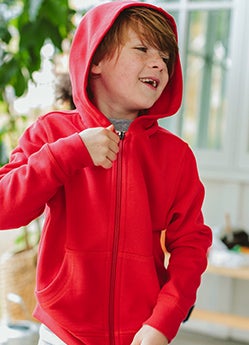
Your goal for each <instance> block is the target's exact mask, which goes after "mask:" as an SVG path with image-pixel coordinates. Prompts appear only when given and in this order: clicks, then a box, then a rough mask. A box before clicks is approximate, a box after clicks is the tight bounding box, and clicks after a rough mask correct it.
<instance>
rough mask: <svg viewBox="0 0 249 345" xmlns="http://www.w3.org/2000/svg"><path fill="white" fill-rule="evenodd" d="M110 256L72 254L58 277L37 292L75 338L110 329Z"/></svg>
mask: <svg viewBox="0 0 249 345" xmlns="http://www.w3.org/2000/svg"><path fill="white" fill-rule="evenodd" d="M108 260H110V255H109V254H108V253H105V252H103V253H92V252H88V253H79V252H75V251H70V250H68V251H67V252H66V254H65V257H64V260H63V263H62V265H61V267H60V269H59V271H58V274H57V275H56V277H55V278H54V279H53V281H52V282H51V283H50V284H49V285H48V286H47V287H45V288H44V289H42V290H39V287H38V289H37V291H36V295H37V299H38V302H39V304H40V305H41V307H42V308H43V309H44V310H45V311H46V312H47V313H48V314H49V315H50V316H51V317H52V318H53V319H55V320H56V321H57V322H58V323H59V324H60V325H61V326H62V327H64V328H67V329H70V331H71V332H72V333H74V334H75V335H77V334H83V333H93V332H100V331H103V330H104V329H106V310H108V305H107V304H108V302H107V300H108V299H107V298H106V297H105V296H106V295H107V294H108V282H109V280H108V274H106V273H107V262H108Z"/></svg>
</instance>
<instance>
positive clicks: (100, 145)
mask: <svg viewBox="0 0 249 345" xmlns="http://www.w3.org/2000/svg"><path fill="white" fill-rule="evenodd" d="M80 137H81V139H82V140H83V142H84V144H85V146H86V147H87V149H88V152H89V154H90V156H91V158H92V160H93V163H94V165H96V166H102V167H103V168H105V169H108V168H111V167H112V163H113V162H114V161H115V160H116V159H117V153H118V151H119V146H118V144H119V141H120V139H119V136H118V135H117V134H116V133H115V132H114V126H113V125H110V126H108V127H107V128H102V127H97V128H89V129H86V130H84V131H82V132H81V133H80Z"/></svg>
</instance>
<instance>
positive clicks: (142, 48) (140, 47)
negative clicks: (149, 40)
mask: <svg viewBox="0 0 249 345" xmlns="http://www.w3.org/2000/svg"><path fill="white" fill-rule="evenodd" d="M135 49H137V50H139V51H141V52H143V53H146V52H147V51H148V48H147V47H144V46H138V47H135Z"/></svg>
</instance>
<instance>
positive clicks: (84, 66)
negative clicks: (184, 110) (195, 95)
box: [69, 0, 182, 127]
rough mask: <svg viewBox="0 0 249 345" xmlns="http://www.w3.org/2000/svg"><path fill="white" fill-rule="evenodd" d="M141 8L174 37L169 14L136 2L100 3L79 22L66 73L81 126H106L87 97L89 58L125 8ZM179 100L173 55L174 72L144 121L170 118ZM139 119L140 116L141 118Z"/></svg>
mask: <svg viewBox="0 0 249 345" xmlns="http://www.w3.org/2000/svg"><path fill="white" fill-rule="evenodd" d="M134 6H145V7H147V8H151V9H154V10H157V11H159V12H160V13H162V14H163V15H164V16H165V17H166V18H168V20H169V22H170V24H171V27H172V29H173V31H174V33H175V35H176V39H177V28H176V24H175V21H174V19H173V17H172V16H171V15H169V14H168V13H167V12H165V11H164V10H163V9H162V8H159V7H157V6H154V5H151V4H148V3H144V2H137V1H126V0H124V1H114V2H108V3H104V4H101V5H99V6H97V7H95V8H93V9H91V10H89V11H88V12H87V13H86V14H85V15H84V17H83V19H82V21H81V22H80V24H79V26H78V28H77V30H76V33H75V36H74V39H73V42H72V46H71V52H70V59H69V71H70V78H71V82H72V93H73V100H74V103H75V105H76V108H77V110H78V111H79V113H80V114H81V116H82V119H83V121H84V123H86V124H87V126H89V127H93V126H99V125H103V126H106V125H107V119H106V117H105V116H104V115H103V114H102V113H100V112H98V111H97V110H96V108H95V106H94V105H93V104H92V103H91V101H90V100H89V97H88V92H87V86H88V77H89V72H90V67H91V61H92V58H93V55H94V53H95V51H96V49H97V47H98V45H99V44H100V42H101V41H102V39H103V37H104V36H105V34H106V33H107V32H108V30H109V29H110V28H111V26H112V25H113V23H114V22H115V20H116V18H117V17H118V16H119V14H120V13H121V12H122V11H124V10H125V9H126V8H129V7H134ZM181 101H182V70H181V64H180V58H179V54H177V56H176V61H175V66H174V72H173V74H172V76H171V77H170V80H169V82H168V84H167V86H166V88H165V89H164V91H163V93H162V94H161V96H160V98H159V99H158V100H157V101H156V103H155V104H154V105H153V106H152V107H151V108H150V109H148V110H147V112H146V115H144V116H146V117H147V118H153V119H158V118H163V117H167V116H171V115H174V114H175V113H176V112H177V111H178V109H179V108H180V105H181ZM144 116H142V117H144Z"/></svg>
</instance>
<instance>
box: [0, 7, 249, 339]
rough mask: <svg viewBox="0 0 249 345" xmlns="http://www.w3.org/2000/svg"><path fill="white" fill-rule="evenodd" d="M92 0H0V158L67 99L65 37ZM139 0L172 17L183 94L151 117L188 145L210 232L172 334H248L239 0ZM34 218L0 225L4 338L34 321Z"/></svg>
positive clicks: (248, 139) (248, 154)
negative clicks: (204, 261)
mask: <svg viewBox="0 0 249 345" xmlns="http://www.w3.org/2000/svg"><path fill="white" fill-rule="evenodd" d="M102 2H104V1H90V0H89V1H86V0H84V1H80V0H71V1H69V0H68V1H67V0H46V1H45V0H23V1H21V0H0V165H4V164H5V163H6V162H7V161H8V158H9V153H10V151H11V150H12V149H13V148H14V147H15V146H16V145H17V141H18V137H19V136H20V135H21V133H22V132H23V131H24V129H25V128H26V127H27V126H29V125H30V124H31V123H32V122H33V121H34V120H35V119H36V118H37V117H38V116H39V115H41V114H44V113H46V112H48V111H50V110H52V109H61V108H63V109H70V108H72V107H73V104H72V101H71V90H70V82H69V79H68V74H67V71H68V53H69V48H70V42H71V39H72V35H73V32H74V30H75V27H76V26H77V24H78V22H79V20H80V18H81V17H82V16H83V15H84V14H85V12H86V11H87V10H88V9H89V8H91V7H92V6H94V5H96V4H99V3H102ZM145 2H147V1H145ZM148 2H150V3H154V4H156V5H158V6H161V7H163V8H164V9H166V10H167V11H168V12H170V13H171V14H172V15H173V16H174V17H175V19H176V22H177V25H178V32H179V45H180V54H181V60H182V66H183V72H184V85H185V87H184V100H183V104H182V107H181V109H180V111H179V112H178V113H177V114H176V115H175V116H174V117H172V118H170V119H165V120H162V121H161V125H162V126H163V127H165V128H168V129H169V130H171V131H173V132H174V133H176V134H177V135H179V136H181V137H182V138H183V139H184V140H186V141H187V142H188V143H189V145H190V146H191V148H192V149H193V151H194V152H195V155H196V157H197V162H198V166H199V172H200V175H201V179H202V181H203V183H204V185H205V188H206V198H205V203H204V216H205V220H206V223H207V224H209V225H210V226H211V227H212V230H213V235H214V243H213V246H212V248H211V250H210V253H209V267H208V269H207V271H206V273H205V274H204V276H203V281H202V285H201V288H200V290H199V292H198V299H197V303H196V307H195V309H194V311H193V313H192V316H191V318H190V320H189V321H188V322H187V323H185V324H184V325H183V326H182V329H181V331H180V334H179V336H178V337H177V338H176V340H175V341H174V342H173V344H175V345H188V344H192V345H193V344H199V345H200V344H201V345H206V344H213V345H216V344H223V343H226V344H227V343H230V344H233V345H236V344H240V343H246V344H249V297H248V289H249V238H248V234H249V97H248V94H249V68H248V67H249V66H248V61H249V38H248V35H249V21H248V18H249V1H248V0H210V1H204V0H171V1H148ZM14 197H15V196H14V195H13V198H14ZM0 212H1V210H0ZM41 223H42V219H37V220H35V221H34V222H32V223H31V224H30V225H28V226H27V227H24V228H21V229H18V230H16V229H13V230H8V231H2V232H1V233H0V317H1V320H2V325H3V327H6V325H8V323H9V320H11V322H13V323H14V326H13V327H12V331H13V332H14V331H15V335H12V337H13V339H12V341H14V337H15V336H16V334H17V331H16V327H15V324H18V327H19V328H18V327H17V328H18V330H19V334H20V336H23V335H24V333H25V332H26V333H27V332H31V328H32V327H31V328H30V327H29V326H27V327H26V326H25V325H24V326H23V325H21V326H20V322H21V321H20V320H29V321H30V322H31V323H32V325H33V322H34V321H35V320H33V319H32V316H31V313H32V309H33V306H34V303H35V300H34V296H33V289H34V283H35V265H36V252H37V243H38V241H39V234H40V231H41ZM0 327H1V326H0ZM25 327H26V328H25ZM5 329H6V328H5ZM7 331H9V330H7ZM7 331H6V332H7ZM13 332H12V333H13ZM1 334H3V332H2V333H1V331H0V344H7V343H6V336H5V340H2V343H1ZM6 334H7V333H6ZM13 334H14V333H13ZM4 341H5V342H4ZM24 343H25V344H26V345H28V344H29V343H28V341H27V340H26V342H24ZM33 343H34V344H35V341H34V342H33ZM8 344H9V343H8ZM11 344H12V343H11ZM13 344H14V342H13ZM15 344H19V345H21V342H20V340H19V342H17V343H15ZM30 344H31V343H30Z"/></svg>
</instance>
